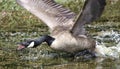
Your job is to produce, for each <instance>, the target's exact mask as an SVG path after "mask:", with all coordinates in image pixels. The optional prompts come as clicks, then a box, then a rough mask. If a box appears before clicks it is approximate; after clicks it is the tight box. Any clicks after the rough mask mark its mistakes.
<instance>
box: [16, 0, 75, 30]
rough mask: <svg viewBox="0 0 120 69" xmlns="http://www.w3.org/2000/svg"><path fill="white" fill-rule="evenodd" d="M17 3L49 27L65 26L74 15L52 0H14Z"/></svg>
mask: <svg viewBox="0 0 120 69" xmlns="http://www.w3.org/2000/svg"><path fill="white" fill-rule="evenodd" d="M16 1H17V3H18V4H20V5H21V6H23V7H24V8H26V9H27V10H28V11H30V12H31V13H32V14H34V15H35V16H37V17H38V18H39V19H41V20H42V21H43V22H44V23H46V24H47V25H48V26H49V28H50V29H54V28H55V27H56V26H59V25H60V26H65V25H66V24H69V23H70V21H72V20H73V19H74V17H75V13H74V12H71V11H70V10H69V9H66V8H64V7H63V6H62V5H60V4H57V3H56V2H55V1H54V0H16Z"/></svg>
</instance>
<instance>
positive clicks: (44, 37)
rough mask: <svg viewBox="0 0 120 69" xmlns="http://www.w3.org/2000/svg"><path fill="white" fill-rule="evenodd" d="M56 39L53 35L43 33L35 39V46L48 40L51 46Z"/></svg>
mask: <svg viewBox="0 0 120 69" xmlns="http://www.w3.org/2000/svg"><path fill="white" fill-rule="evenodd" d="M54 40H55V38H53V37H51V36H48V35H43V36H41V37H40V38H38V39H36V40H35V47H37V46H38V45H40V44H41V43H42V42H46V43H47V44H48V45H49V46H50V45H51V44H52V42H53V41H54Z"/></svg>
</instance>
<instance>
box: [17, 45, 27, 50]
mask: <svg viewBox="0 0 120 69" xmlns="http://www.w3.org/2000/svg"><path fill="white" fill-rule="evenodd" d="M24 48H25V46H23V45H19V46H18V48H17V50H18V51H19V50H22V49H24Z"/></svg>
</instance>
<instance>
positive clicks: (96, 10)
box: [71, 0, 106, 36]
mask: <svg viewBox="0 0 120 69" xmlns="http://www.w3.org/2000/svg"><path fill="white" fill-rule="evenodd" d="M105 5H106V0H86V1H85V4H84V6H83V10H82V12H81V14H80V15H79V16H78V19H77V21H76V22H75V24H74V26H73V28H72V30H71V32H72V34H73V35H75V36H76V35H79V34H85V32H84V24H87V23H91V22H93V21H94V20H96V19H98V18H99V17H100V16H101V14H102V12H103V10H104V7H105Z"/></svg>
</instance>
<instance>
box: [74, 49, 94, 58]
mask: <svg viewBox="0 0 120 69" xmlns="http://www.w3.org/2000/svg"><path fill="white" fill-rule="evenodd" d="M74 57H75V58H77V57H82V58H84V59H92V58H96V55H95V53H94V52H90V51H89V50H83V51H80V52H78V53H77V54H75V56H74Z"/></svg>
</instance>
